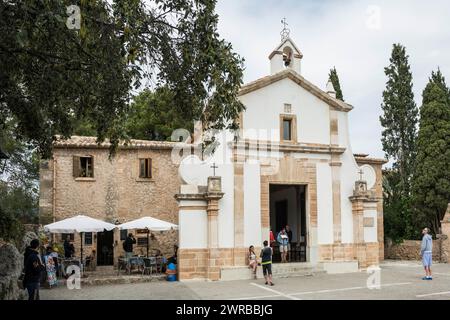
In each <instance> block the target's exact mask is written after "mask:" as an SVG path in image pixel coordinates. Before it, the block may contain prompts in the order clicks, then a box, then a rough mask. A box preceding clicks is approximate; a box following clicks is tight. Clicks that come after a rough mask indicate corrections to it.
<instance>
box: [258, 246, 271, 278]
mask: <svg viewBox="0 0 450 320" xmlns="http://www.w3.org/2000/svg"><path fill="white" fill-rule="evenodd" d="M259 256H260V257H261V266H262V269H263V274H264V279H266V284H267V285H271V286H273V282H272V248H271V247H269V242H268V241H267V240H266V241H264V248H263V249H261V254H260V255H259Z"/></svg>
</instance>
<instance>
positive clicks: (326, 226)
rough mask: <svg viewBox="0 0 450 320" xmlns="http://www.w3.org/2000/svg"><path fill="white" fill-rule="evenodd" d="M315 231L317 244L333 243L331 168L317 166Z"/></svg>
mask: <svg viewBox="0 0 450 320" xmlns="http://www.w3.org/2000/svg"><path fill="white" fill-rule="evenodd" d="M317 229H318V235H317V236H318V243H319V244H331V243H333V190H332V178H331V167H330V165H329V164H328V163H318V164H317Z"/></svg>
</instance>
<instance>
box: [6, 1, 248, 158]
mask: <svg viewBox="0 0 450 320" xmlns="http://www.w3.org/2000/svg"><path fill="white" fill-rule="evenodd" d="M70 5H77V6H78V7H79V9H80V14H81V19H80V22H81V23H80V28H79V29H72V28H68V26H67V25H66V23H67V19H68V14H67V10H68V9H67V8H68V7H69V6H70ZM215 5H216V1H215V0H183V1H181V0H165V1H162V0H150V1H144V0H133V1H118V0H116V1H106V0H98V1H90V0H81V1H72V0H48V1H40V0H17V1H9V0H4V1H2V2H1V3H0V33H1V34H2V43H0V81H1V91H0V123H1V124H3V123H6V122H7V121H8V120H10V119H15V121H16V122H15V123H16V128H15V130H16V131H17V137H18V138H19V139H21V140H23V141H26V142H28V143H30V145H31V146H34V147H36V148H37V150H38V152H39V153H40V154H41V155H42V156H44V157H49V155H50V153H51V145H52V142H53V139H54V136H55V135H56V134H61V135H62V136H64V137H69V136H70V135H71V134H73V133H74V131H75V129H78V130H79V129H80V122H81V123H89V126H88V128H85V129H86V130H87V131H88V132H95V133H96V135H97V137H98V139H99V141H102V140H103V139H105V138H109V139H110V141H111V142H112V148H113V149H114V148H115V147H116V146H117V143H118V141H119V139H122V138H128V137H127V135H126V130H125V128H124V121H123V120H124V117H125V116H126V114H127V113H128V111H129V102H130V98H131V93H132V90H140V89H142V87H143V86H144V85H147V84H145V83H144V80H147V81H152V86H153V87H154V88H157V87H163V86H165V87H167V88H169V89H170V90H171V91H172V92H173V106H175V107H176V111H177V113H179V114H180V117H182V118H184V119H186V120H187V121H193V120H201V121H202V122H203V125H204V127H205V128H207V129H208V128H217V129H226V128H236V127H237V122H236V119H237V117H238V115H239V113H240V111H241V110H242V109H243V105H242V104H241V103H240V102H239V101H238V100H237V93H238V90H239V87H240V85H241V83H242V70H243V67H242V59H241V58H240V57H239V56H238V55H237V54H235V53H234V52H233V50H232V47H231V45H230V44H229V43H228V42H226V41H225V40H223V39H221V38H220V35H219V34H218V32H217V22H218V16H217V14H215V12H214V10H215ZM75 18H76V17H75Z"/></svg>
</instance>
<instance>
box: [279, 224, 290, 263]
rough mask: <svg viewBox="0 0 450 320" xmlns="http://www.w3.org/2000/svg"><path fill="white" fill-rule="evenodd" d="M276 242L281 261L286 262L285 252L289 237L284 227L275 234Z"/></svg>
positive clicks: (286, 251)
mask: <svg viewBox="0 0 450 320" xmlns="http://www.w3.org/2000/svg"><path fill="white" fill-rule="evenodd" d="M277 242H278V245H279V248H280V253H281V263H286V262H287V259H286V256H287V253H288V250H289V249H288V244H289V237H288V235H287V233H286V229H285V228H283V229H282V230H281V231H280V233H279V234H278V236H277Z"/></svg>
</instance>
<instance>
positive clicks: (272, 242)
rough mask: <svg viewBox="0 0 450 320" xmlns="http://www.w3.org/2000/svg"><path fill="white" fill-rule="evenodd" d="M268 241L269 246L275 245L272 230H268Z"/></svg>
mask: <svg viewBox="0 0 450 320" xmlns="http://www.w3.org/2000/svg"><path fill="white" fill-rule="evenodd" d="M269 241H270V246H271V247H273V244H274V243H275V236H274V235H273V231H272V228H270V233H269Z"/></svg>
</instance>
